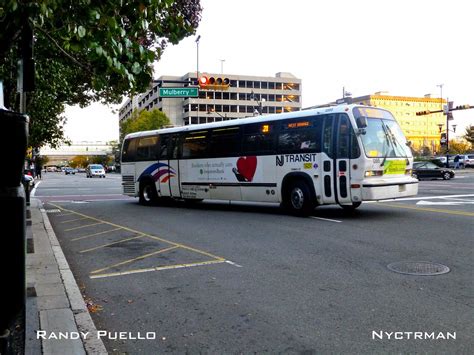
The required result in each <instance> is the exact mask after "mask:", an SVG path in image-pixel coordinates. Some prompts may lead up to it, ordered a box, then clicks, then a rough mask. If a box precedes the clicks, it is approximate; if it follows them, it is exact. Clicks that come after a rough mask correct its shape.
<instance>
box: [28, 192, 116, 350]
mask: <svg viewBox="0 0 474 355" xmlns="http://www.w3.org/2000/svg"><path fill="white" fill-rule="evenodd" d="M33 200H36V201H35V205H37V206H38V207H39V210H40V211H41V215H42V217H43V223H44V227H45V230H46V233H47V234H48V238H49V241H50V243H51V248H52V249H53V254H54V257H55V259H56V261H57V264H58V268H59V272H60V275H61V278H62V281H63V285H64V288H65V289H66V295H67V298H68V299H69V304H70V307H71V311H72V313H73V315H74V320H75V321H76V325H77V328H78V330H79V331H80V332H89V336H88V337H87V338H85V339H84V338H83V339H82V342H83V345H84V348H85V350H86V352H87V353H88V354H107V350H106V349H105V346H104V343H103V342H102V340H101V339H100V338H99V337H98V336H97V328H96V327H95V324H94V322H93V320H92V318H91V316H90V313H89V310H88V308H87V306H86V304H85V302H84V299H83V298H82V294H81V291H80V289H79V287H78V286H77V283H76V280H75V279H74V275H73V274H72V271H71V269H70V268H69V264H68V262H67V260H66V257H65V256H64V253H63V251H62V249H61V245H60V244H59V241H58V238H57V237H56V234H55V233H54V230H53V227H52V226H51V223H50V221H49V218H48V214H47V212H46V211H45V210H44V208H42V206H43V204H42V202H41V201H40V200H38V199H36V198H33Z"/></svg>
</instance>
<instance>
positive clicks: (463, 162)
mask: <svg viewBox="0 0 474 355" xmlns="http://www.w3.org/2000/svg"><path fill="white" fill-rule="evenodd" d="M456 155H457V154H452V155H449V166H448V167H449V168H454V157H455V156H456ZM468 156H471V158H468ZM466 159H467V160H468V162H466ZM434 160H436V161H437V162H440V164H441V166H444V167H446V155H445V156H439V157H434ZM467 166H474V155H472V154H469V155H464V154H459V168H460V169H464V168H466V167H467Z"/></svg>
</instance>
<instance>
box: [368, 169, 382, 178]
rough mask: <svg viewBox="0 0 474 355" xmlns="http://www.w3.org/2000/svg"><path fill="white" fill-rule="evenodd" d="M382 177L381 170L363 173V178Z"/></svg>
mask: <svg viewBox="0 0 474 355" xmlns="http://www.w3.org/2000/svg"><path fill="white" fill-rule="evenodd" d="M382 175H383V170H367V171H366V172H365V173H364V176H365V177H369V176H382Z"/></svg>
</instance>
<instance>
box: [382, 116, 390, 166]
mask: <svg viewBox="0 0 474 355" xmlns="http://www.w3.org/2000/svg"><path fill="white" fill-rule="evenodd" d="M382 128H383V132H384V135H385V141H384V142H383V147H385V142H387V143H388V144H387V151H386V152H385V154H384V156H383V159H382V162H381V163H380V166H384V164H385V161H386V160H387V157H388V152H389V149H390V138H389V135H388V131H387V130H388V127H387V126H386V125H385V122H384V121H382Z"/></svg>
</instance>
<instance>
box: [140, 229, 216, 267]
mask: <svg viewBox="0 0 474 355" xmlns="http://www.w3.org/2000/svg"><path fill="white" fill-rule="evenodd" d="M145 237H148V238H151V239H155V240H159V241H160V242H165V243H169V244H173V245H175V246H176V247H178V248H183V249H187V250H190V251H193V252H195V253H198V254H202V255H206V256H209V257H211V258H214V259H217V260H219V261H224V260H225V259H224V258H221V257H220V256H216V255H213V254H211V253H207V252H205V251H202V250H199V249H195V248H192V247H188V246H187V245H183V244H179V243H174V242H170V241H169V240H166V239H163V238H160V237H156V236H154V235H150V234H145Z"/></svg>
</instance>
